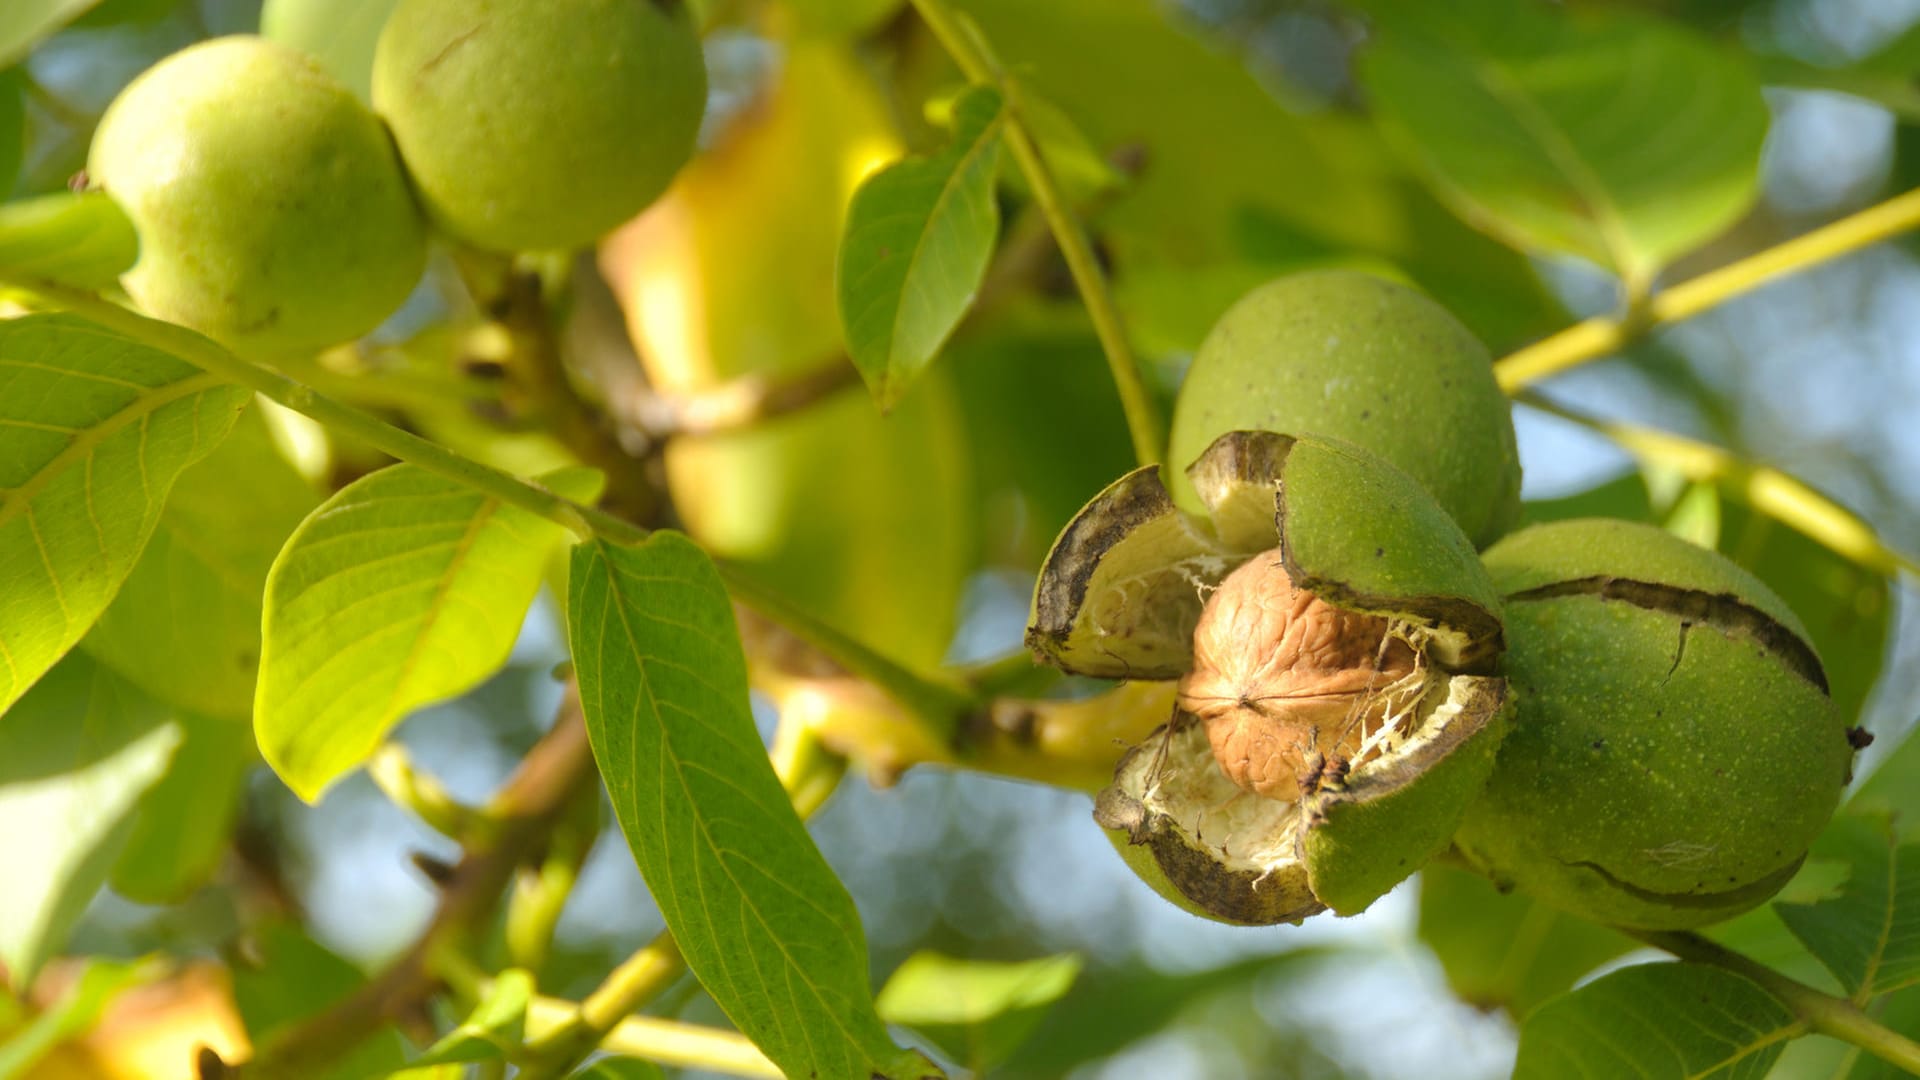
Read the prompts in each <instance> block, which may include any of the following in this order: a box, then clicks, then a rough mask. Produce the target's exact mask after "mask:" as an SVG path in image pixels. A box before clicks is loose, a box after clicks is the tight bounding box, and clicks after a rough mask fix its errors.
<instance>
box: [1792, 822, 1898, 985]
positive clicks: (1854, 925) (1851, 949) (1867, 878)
mask: <svg viewBox="0 0 1920 1080" xmlns="http://www.w3.org/2000/svg"><path fill="white" fill-rule="evenodd" d="M1813 854H1814V857H1816V858H1828V859H1838V860H1840V861H1841V862H1843V863H1844V864H1845V865H1846V866H1847V868H1848V877H1847V881H1846V884H1845V885H1843V886H1842V887H1841V890H1840V895H1838V896H1836V897H1833V898H1832V899H1828V900H1823V901H1820V902H1819V903H1815V904H1776V905H1774V910H1775V911H1776V912H1778V913H1779V915H1780V919H1781V921H1783V922H1785V923H1786V924H1787V928H1788V929H1789V930H1792V931H1793V934H1794V936H1795V937H1797V938H1799V939H1800V941H1801V943H1802V944H1804V945H1806V947H1807V949H1808V951H1810V952H1812V953H1813V955H1815V956H1816V957H1819V959H1820V962H1821V963H1822V964H1825V965H1826V967H1827V970H1829V971H1831V972H1833V974H1834V977H1835V978H1837V979H1839V980H1840V983H1841V985H1842V986H1844V987H1846V989H1847V992H1848V993H1849V994H1851V995H1854V996H1856V997H1857V998H1862V999H1864V998H1865V997H1868V996H1871V995H1875V994H1883V993H1887V992H1888V991H1892V990H1899V989H1901V988H1903V987H1907V986H1912V985H1914V984H1916V983H1920V844H1901V843H1899V842H1898V841H1897V840H1896V838H1895V836H1894V832H1893V829H1892V828H1891V826H1890V825H1889V823H1888V822H1887V821H1886V820H1885V819H1879V820H1875V819H1872V818H1841V819H1839V820H1837V821H1835V822H1834V823H1833V825H1832V826H1830V827H1829V828H1828V829H1827V831H1826V832H1825V833H1824V834H1822V836H1821V837H1820V840H1819V842H1818V843H1817V844H1816V845H1815V846H1814V851H1813Z"/></svg>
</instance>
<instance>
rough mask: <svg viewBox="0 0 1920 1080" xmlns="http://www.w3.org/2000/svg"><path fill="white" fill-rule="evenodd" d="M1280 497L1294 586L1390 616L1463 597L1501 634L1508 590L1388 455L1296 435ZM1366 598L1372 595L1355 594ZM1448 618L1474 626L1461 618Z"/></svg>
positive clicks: (1449, 621) (1489, 631)
mask: <svg viewBox="0 0 1920 1080" xmlns="http://www.w3.org/2000/svg"><path fill="white" fill-rule="evenodd" d="M1281 503H1282V505H1283V507H1284V509H1283V511H1282V520H1283V522H1284V526H1283V527H1284V534H1283V537H1282V538H1283V540H1284V543H1285V551H1286V557H1287V560H1288V563H1289V565H1290V566H1291V567H1297V568H1298V571H1299V572H1298V573H1296V574H1295V575H1294V577H1295V582H1296V584H1298V585H1301V586H1303V587H1305V588H1308V589H1311V590H1312V591H1313V592H1315V593H1316V594H1318V595H1320V596H1321V597H1322V598H1323V599H1326V600H1328V601H1330V602H1332V603H1335V604H1338V605H1340V606H1341V607H1346V608H1351V609H1354V610H1361V611H1373V612H1377V613H1381V614H1387V615H1399V614H1404V613H1408V612H1427V611H1431V610H1433V608H1434V604H1433V602H1434V601H1439V602H1442V603H1443V604H1445V605H1450V606H1453V607H1455V608H1456V609H1458V608H1459V605H1461V604H1462V603H1464V604H1465V605H1470V606H1471V607H1473V608H1478V609H1479V610H1480V612H1481V613H1482V614H1481V615H1480V616H1479V617H1478V621H1479V622H1480V623H1482V624H1483V627H1484V629H1485V630H1486V631H1487V633H1485V634H1483V636H1485V637H1494V636H1497V634H1498V629H1499V624H1498V621H1497V620H1498V618H1499V613H1500V593H1499V590H1498V589H1496V588H1495V586H1494V582H1493V579H1492V578H1490V577H1488V575H1487V571H1486V568H1485V567H1484V566H1482V565H1481V562H1480V559H1479V558H1478V556H1476V555H1475V554H1474V550H1473V545H1472V543H1471V542H1469V541H1468V539H1467V537H1466V536H1465V535H1464V534H1463V533H1462V532H1461V530H1460V528H1459V526H1457V525H1456V524H1455V523H1454V521H1453V519H1451V518H1449V517H1448V516H1447V514H1446V512H1445V511H1444V510H1443V509H1442V508H1441V507H1440V505H1439V503H1438V502H1436V501H1435V500H1434V498H1433V497H1432V496H1431V495H1429V494H1428V493H1427V492H1426V491H1423V490H1422V489H1421V488H1420V486H1419V484H1418V483H1417V482H1416V481H1415V480H1414V478H1413V477H1411V476H1409V475H1408V474H1407V473H1406V472H1405V471H1403V470H1401V469H1397V468H1394V467H1393V466H1392V463H1391V462H1389V461H1387V460H1386V459H1385V458H1383V457H1380V456H1379V455H1377V454H1373V453H1369V452H1368V451H1366V450H1364V449H1362V448H1360V447H1357V446H1354V445H1352V444H1350V443H1343V442H1340V441H1337V440H1334V439H1327V438H1312V437H1306V438H1301V439H1298V440H1296V441H1295V443H1294V446H1293V449H1292V450H1291V451H1290V452H1289V453H1288V454H1287V462H1286V467H1285V468H1284V470H1283V471H1282V484H1281ZM1363 598H1365V599H1368V600H1371V601H1372V602H1357V601H1360V600H1362V599H1363ZM1383 600H1384V601H1385V602H1384V603H1382V602H1380V601H1383ZM1467 614H1468V613H1467V612H1465V611H1464V610H1460V611H1458V615H1467ZM1444 621H1445V624H1446V625H1450V626H1453V627H1455V628H1457V629H1467V628H1468V624H1467V622H1466V621H1465V619H1463V618H1460V617H1455V618H1448V619H1445V620H1444Z"/></svg>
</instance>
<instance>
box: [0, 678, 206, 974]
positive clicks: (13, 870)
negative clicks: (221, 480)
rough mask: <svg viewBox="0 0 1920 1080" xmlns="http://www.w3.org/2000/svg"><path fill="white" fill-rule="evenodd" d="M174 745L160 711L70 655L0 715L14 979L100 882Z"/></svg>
mask: <svg viewBox="0 0 1920 1080" xmlns="http://www.w3.org/2000/svg"><path fill="white" fill-rule="evenodd" d="M179 742H180V730H179V728H178V726H176V725H174V724H172V723H170V722H168V717H167V715H166V712H165V710H163V709H161V708H160V707H159V706H158V705H157V704H155V703H154V702H153V701H151V700H148V699H147V698H145V697H143V696H142V695H141V694H140V692H139V691H137V690H135V689H134V688H133V687H131V686H129V685H127V683H126V682H125V681H124V680H122V679H120V678H119V677H118V676H116V675H114V674H113V673H112V672H110V671H108V670H106V669H105V668H102V667H100V666H99V665H98V664H95V663H94V662H93V661H91V660H89V659H87V658H86V657H85V656H80V655H76V656H73V657H70V658H69V659H68V660H67V661H66V662H65V663H62V664H59V665H58V666H56V667H55V668H54V669H53V670H52V671H49V672H48V673H47V676H46V678H44V679H41V680H40V682H39V683H38V685H36V686H35V687H34V688H33V690H32V692H30V693H29V694H27V696H25V697H23V698H21V699H20V702H19V704H18V705H16V706H15V707H14V708H13V709H11V710H9V711H8V712H7V714H6V716H5V717H0V821H5V822H9V823H11V824H10V825H9V827H7V828H5V829H0V865H4V866H5V867H7V873H6V875H5V876H4V878H0V964H4V965H5V966H6V968H7V970H8V971H9V972H10V973H11V978H12V980H13V982H14V984H15V985H18V986H25V985H28V984H29V983H31V982H32V981H33V976H34V974H35V972H37V971H39V969H40V965H41V964H42V963H43V962H44V961H45V960H46V959H47V957H49V956H51V955H53V953H54V951H55V950H57V949H59V948H60V946H61V945H62V944H63V943H64V942H65V940H66V935H67V931H68V930H69V929H71V928H72V926H73V922H74V920H75V919H77V918H78V917H79V915H80V912H81V910H82V909H84V908H85V907H86V905H87V903H88V902H89V901H91V900H92V899H93V895H94V893H96V892H98V891H99V890H100V886H101V885H102V884H104V883H105V882H106V880H107V874H108V872H109V871H110V870H111V869H112V868H113V862H114V859H115V857H117V856H118V855H119V854H120V850H121V848H122V847H123V846H124V845H125V843H126V841H127V837H128V836H129V834H130V832H131V829H130V825H131V820H132V816H133V812H134V806H135V804H136V803H137V802H138V801H139V799H140V796H141V794H142V793H143V792H145V791H146V790H147V789H148V788H149V787H151V786H153V784H154V783H155V782H157V781H158V780H159V779H160V777H161V775H162V774H163V773H164V772H165V771H166V769H167V763H168V762H169V761H170V760H171V759H172V757H173V753H174V749H175V747H176V746H178V745H179Z"/></svg>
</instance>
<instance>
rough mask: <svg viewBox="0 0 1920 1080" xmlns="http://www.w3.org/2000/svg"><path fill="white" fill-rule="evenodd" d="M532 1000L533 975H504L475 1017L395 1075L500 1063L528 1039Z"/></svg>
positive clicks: (508, 972)
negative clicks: (464, 1064) (474, 1063)
mask: <svg viewBox="0 0 1920 1080" xmlns="http://www.w3.org/2000/svg"><path fill="white" fill-rule="evenodd" d="M532 997H533V976H532V975H531V974H529V973H527V972H526V971H523V970H521V969H519V968H509V969H507V970H506V971H503V972H501V973H500V974H499V975H498V976H496V977H495V978H494V980H493V984H492V985H491V986H489V987H488V988H487V993H486V996H485V997H483V998H481V999H480V1002H479V1004H477V1005H475V1006H474V1007H473V1013H472V1015H470V1016H468V1017H467V1018H466V1020H465V1021H463V1022H462V1023H461V1024H460V1026H459V1027H457V1028H454V1029H453V1030H452V1031H449V1032H447V1033H446V1035H444V1036H442V1037H441V1038H440V1040H439V1041H438V1042H436V1043H434V1044H433V1045H432V1046H430V1047H428V1048H427V1052H426V1053H424V1054H422V1055H420V1056H419V1057H417V1058H415V1059H413V1060H412V1061H411V1062H409V1063H408V1066H407V1068H405V1069H402V1070H400V1071H399V1072H396V1073H394V1075H395V1076H396V1077H410V1078H411V1077H414V1076H415V1075H416V1072H415V1070H418V1069H420V1068H422V1067H424V1066H429V1065H454V1064H459V1063H462V1062H469V1061H500V1060H502V1059H504V1058H506V1057H508V1056H510V1055H511V1054H512V1053H513V1052H514V1051H516V1050H518V1049H519V1048H520V1045H521V1043H522V1042H523V1041H524V1039H525V1035H526V1026H527V1002H528V1001H529V1000H531V999H532Z"/></svg>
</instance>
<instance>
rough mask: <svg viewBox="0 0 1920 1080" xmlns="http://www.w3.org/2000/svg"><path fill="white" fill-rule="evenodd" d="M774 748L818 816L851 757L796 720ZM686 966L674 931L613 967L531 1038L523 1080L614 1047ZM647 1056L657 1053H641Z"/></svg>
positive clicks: (795, 796)
mask: <svg viewBox="0 0 1920 1080" xmlns="http://www.w3.org/2000/svg"><path fill="white" fill-rule="evenodd" d="M772 753H773V764H774V771H775V772H776V773H778V774H779V776H780V783H781V786H783V787H784V788H786V790H787V795H788V796H789V797H790V798H791V799H792V800H793V808H794V810H795V812H797V813H798V814H799V815H800V817H801V818H802V819H805V818H810V817H812V816H813V815H814V813H815V811H817V810H819V809H820V807H821V806H823V805H824V804H825V803H826V801H827V798H828V796H830V795H832V794H833V792H834V789H835V788H836V787H838V786H839V783H840V777H841V776H842V775H843V774H844V773H845V772H846V759H844V758H842V757H840V756H839V755H837V754H832V753H829V752H828V751H827V750H826V748H825V747H823V746H821V745H820V741H819V738H818V736H817V735H815V734H814V733H813V732H811V731H809V730H806V729H805V728H802V727H801V726H799V725H796V724H790V723H782V724H781V725H780V730H779V732H778V733H777V734H776V736H775V738H774V746H773V751H772ZM685 970H686V960H685V959H684V958H683V957H681V955H680V948H679V946H678V945H676V944H675V943H674V940H673V935H672V933H671V932H662V933H661V934H660V935H658V936H657V937H655V938H654V939H653V940H652V941H651V942H648V943H647V945H646V946H645V947H644V948H642V949H640V951H638V952H636V953H634V954H633V955H632V956H629V957H628V958H627V959H626V961H625V962H623V963H622V964H621V965H620V966H619V967H617V968H615V969H613V971H612V972H611V973H610V974H608V975H607V977H606V979H605V980H603V981H602V982H601V983H600V985H599V986H598V987H596V988H595V989H594V991H593V993H591V994H589V995H587V997H586V998H585V1000H583V1001H581V1002H580V1004H579V1005H578V1006H577V1007H574V1011H573V1013H572V1014H571V1015H557V1016H556V1018H555V1024H554V1025H553V1027H552V1028H551V1030H549V1031H547V1032H545V1033H544V1034H542V1035H540V1036H538V1037H536V1038H533V1039H530V1040H529V1041H528V1043H527V1059H526V1060H525V1061H524V1062H523V1063H522V1066H521V1070H520V1080H558V1078H559V1077H563V1076H566V1075H567V1074H568V1073H569V1072H570V1071H571V1070H572V1069H573V1067H574V1066H575V1065H577V1064H579V1063H580V1061H582V1060H583V1059H584V1058H586V1056H587V1055H588V1054H591V1053H593V1052H594V1051H595V1050H598V1049H601V1048H602V1047H603V1046H607V1047H609V1048H610V1047H611V1045H612V1044H611V1042H610V1040H611V1039H612V1038H613V1037H614V1034H615V1033H616V1032H617V1030H618V1029H619V1028H620V1026H621V1024H622V1022H623V1021H624V1020H626V1019H627V1018H628V1017H630V1016H632V1015H633V1013H634V1012H636V1011H637V1010H639V1009H640V1008H641V1007H642V1006H644V1005H645V1004H646V1003H647V1002H649V1001H652V1000H653V999H654V998H655V997H658V996H659V995H660V993H661V992H662V991H664V990H666V988H667V987H668V986H670V985H672V984H673V981H674V980H675V979H677V978H679V976H680V973H681V972H683V971H685ZM748 1045H749V1046H751V1044H750V1043H749V1044H748ZM758 1053H759V1052H758V1051H757V1050H756V1051H755V1054H756V1055H757V1054H758ZM641 1056H645V1057H652V1056H653V1055H652V1054H651V1053H647V1052H641ZM655 1060H662V1061H665V1060H666V1059H663V1058H655ZM667 1063H668V1064H674V1063H675V1062H672V1061H667ZM694 1064H700V1063H698V1062H695V1063H694ZM702 1067H705V1066H702Z"/></svg>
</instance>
